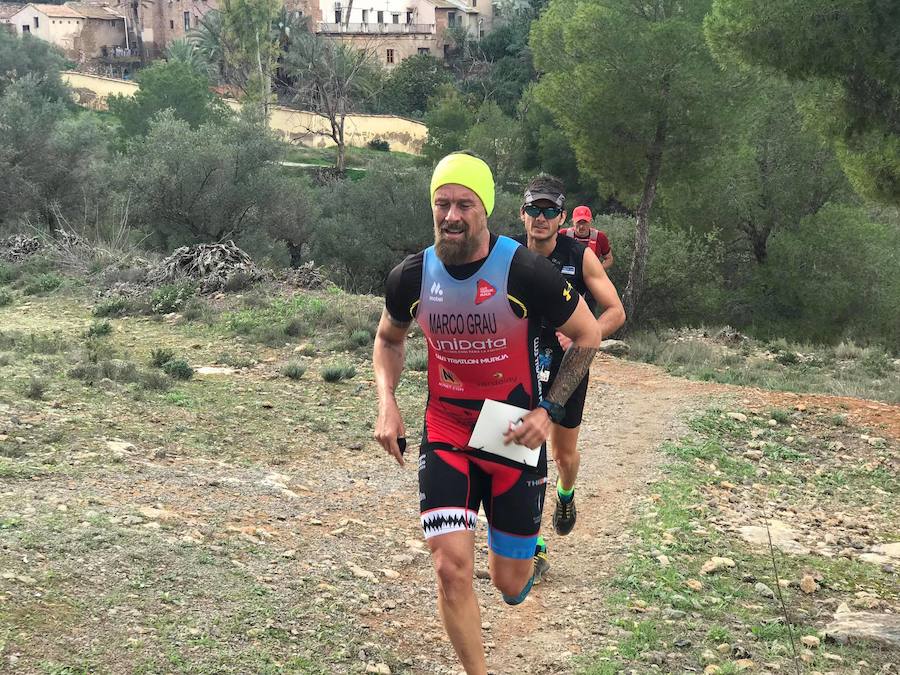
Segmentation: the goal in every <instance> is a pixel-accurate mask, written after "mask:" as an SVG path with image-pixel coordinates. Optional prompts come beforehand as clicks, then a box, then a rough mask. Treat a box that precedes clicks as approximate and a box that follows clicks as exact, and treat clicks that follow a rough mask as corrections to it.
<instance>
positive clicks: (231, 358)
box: [216, 352, 254, 369]
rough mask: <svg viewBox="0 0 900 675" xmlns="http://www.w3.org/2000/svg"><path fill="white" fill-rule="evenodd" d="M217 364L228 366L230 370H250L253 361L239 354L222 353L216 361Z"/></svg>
mask: <svg viewBox="0 0 900 675" xmlns="http://www.w3.org/2000/svg"><path fill="white" fill-rule="evenodd" d="M216 363H217V364H221V365H223V366H228V367H230V368H238V369H242V368H250V367H252V366H253V364H254V361H253V359H251V358H249V357H247V356H242V355H240V354H231V353H230V352H222V353H221V354H219V356H218V358H217V359H216Z"/></svg>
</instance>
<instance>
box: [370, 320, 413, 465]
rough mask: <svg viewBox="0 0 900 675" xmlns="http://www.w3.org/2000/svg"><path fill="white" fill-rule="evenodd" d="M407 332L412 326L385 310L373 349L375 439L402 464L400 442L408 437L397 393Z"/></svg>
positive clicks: (404, 356)
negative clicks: (375, 411)
mask: <svg viewBox="0 0 900 675" xmlns="http://www.w3.org/2000/svg"><path fill="white" fill-rule="evenodd" d="M408 329H409V323H404V322H402V321H397V320H396V319H395V318H394V317H392V316H391V315H390V314H388V312H387V310H384V311H383V312H382V313H381V320H380V321H379V322H378V330H377V332H376V333H375V347H374V348H373V350H372V364H373V367H374V370H375V391H376V392H377V394H378V419H377V420H376V422H375V439H376V440H377V441H378V442H379V443H380V444H381V446H382V447H383V448H384V449H385V450H386V451H387V452H388V454H390V455H391V456H392V457H394V459H396V460H397V461H398V462H399V463H400V464H403V455H402V453H401V452H400V446H399V445H398V443H397V439H398V438H403V437H405V436H406V430H405V427H404V425H403V418H402V417H401V415H400V408H399V407H398V406H397V399H396V398H395V397H394V392H395V391H396V389H397V384H398V383H399V382H400V374H401V373H402V372H403V365H404V361H405V358H406V331H407V330H408Z"/></svg>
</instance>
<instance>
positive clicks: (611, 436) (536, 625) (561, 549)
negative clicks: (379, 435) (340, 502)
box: [369, 356, 900, 675]
mask: <svg viewBox="0 0 900 675" xmlns="http://www.w3.org/2000/svg"><path fill="white" fill-rule="evenodd" d="M716 401H723V402H724V401H732V403H731V405H733V406H735V409H737V408H748V409H765V408H766V407H773V406H787V407H793V405H795V404H799V403H800V402H804V403H805V404H806V405H807V406H808V407H809V408H811V409H813V408H822V409H825V410H831V411H843V412H847V413H848V415H849V416H850V417H851V418H852V419H853V420H854V422H856V423H859V424H862V425H868V426H871V427H873V428H875V429H878V430H880V432H881V433H883V434H885V435H894V433H893V432H894V429H893V428H892V427H891V424H890V420H894V421H896V420H897V419H898V417H900V416H898V412H900V410H898V407H897V406H890V405H886V404H879V403H873V402H869V401H861V400H857V399H847V398H840V397H829V396H819V395H817V396H806V395H795V394H785V393H781V392H771V391H763V390H756V389H748V388H741V387H731V386H723V385H718V384H711V383H704V382H692V381H689V380H684V379H679V378H674V377H671V376H669V375H667V374H666V373H665V372H663V371H662V370H661V369H659V368H657V367H655V366H650V365H645V364H639V363H634V362H631V361H625V360H621V359H614V358H610V357H606V356H601V357H599V358H598V361H597V363H596V364H595V366H594V368H593V370H592V380H591V388H590V391H589V394H588V402H587V405H586V408H585V415H584V420H585V421H584V423H583V426H582V432H581V438H580V443H579V446H580V449H581V451H582V463H581V469H580V473H579V478H578V492H577V495H578V508H579V517H578V525H577V527H576V528H575V530H574V531H573V532H572V534H570V535H569V536H567V537H564V538H563V537H558V536H556V535H555V534H554V533H553V529H552V525H551V522H550V520H551V516H552V511H553V508H552V507H553V499H552V494H553V493H552V488H550V487H549V486H548V492H547V495H548V497H547V507H546V508H545V512H544V532H545V534H546V535H547V542H548V546H549V549H550V560H551V565H552V568H551V571H550V573H549V574H548V576H547V579H546V581H545V582H544V583H542V584H541V585H540V586H538V587H536V588H535V590H534V591H533V592H532V593H531V595H530V597H529V598H528V600H527V601H526V602H525V603H524V605H523V606H522V607H520V608H518V609H510V608H508V607H506V606H505V605H504V604H503V602H502V600H501V599H500V597H499V594H498V592H497V591H496V590H495V589H494V588H493V587H492V586H491V584H490V582H489V581H488V580H487V579H486V578H485V577H486V576H487V573H486V566H487V562H486V561H487V555H486V546H485V539H486V534H485V531H484V523H481V524H480V525H479V531H478V534H477V536H476V545H477V546H478V547H479V552H478V554H477V558H476V570H477V576H478V577H480V578H479V579H476V588H477V591H478V595H479V602H480V605H481V608H482V617H481V618H482V623H483V625H484V626H485V627H486V628H485V630H484V631H483V633H484V635H485V641H486V645H487V647H488V664H489V667H490V668H491V671H492V672H494V673H497V675H508V674H512V673H568V672H573V670H574V667H573V663H572V659H573V658H577V655H578V654H581V653H583V652H585V651H587V650H591V649H596V648H597V646H598V641H599V640H600V639H602V638H601V636H602V635H604V634H606V633H608V632H610V617H608V616H606V615H605V614H604V609H603V603H602V598H601V597H600V592H599V590H598V588H599V585H600V582H601V581H602V580H603V579H604V578H605V577H607V576H609V575H610V574H611V573H612V572H613V571H614V569H615V566H616V565H617V563H618V562H619V561H620V560H621V558H620V555H619V554H620V553H621V552H622V551H623V550H624V548H625V544H626V543H627V541H626V539H627V537H628V534H627V532H626V529H627V526H628V523H629V520H630V514H631V511H632V508H633V506H634V503H635V501H636V500H637V499H639V498H641V497H642V496H643V495H644V494H645V493H646V485H647V483H648V482H651V481H652V480H654V478H656V477H657V470H658V466H659V463H660V461H661V459H662V455H661V453H660V452H659V451H658V448H659V446H660V444H661V443H663V442H664V441H666V440H669V439H674V438H676V437H677V436H678V435H679V434H680V433H681V432H682V431H683V429H680V428H679V421H680V420H681V419H682V415H683V413H686V412H688V411H690V410H695V409H701V408H706V407H709V406H710V405H713V404H715V403H716ZM726 405H727V404H726ZM886 421H887V422H889V423H888V424H887V425H885V424H883V423H884V422H886ZM410 423H411V420H407V424H410ZM410 478H414V476H410ZM550 479H551V480H550V485H551V486H552V485H554V484H555V480H556V475H555V468H554V467H552V466H551V469H550ZM408 489H410V490H414V489H415V486H414V484H412V483H411V484H410V485H409V486H408ZM393 499H399V500H400V502H399V503H398V502H393ZM391 502H393V503H392V504H391V505H390V506H388V508H387V511H389V512H392V514H393V516H392V517H389V518H388V520H393V522H394V524H395V526H396V527H397V529H398V530H401V531H404V532H406V533H407V534H408V535H409V536H411V537H421V535H420V534H419V532H418V530H417V528H412V529H410V526H409V522H410V521H409V520H404V519H407V518H412V519H414V521H415V518H416V513H415V508H414V505H410V504H409V503H408V502H409V499H408V498H406V497H405V496H404V495H399V494H395V495H392V500H391ZM400 504H404V507H401V508H395V505H397V506H399V505H400ZM418 563H419V564H418V565H417V566H416V567H414V568H407V569H406V570H404V575H403V578H402V579H400V580H399V581H398V582H397V584H398V588H397V589H396V590H397V591H399V592H400V594H401V595H402V596H403V600H404V601H403V602H402V603H400V604H398V607H397V609H395V610H394V611H393V612H392V613H391V617H390V621H389V622H385V621H383V620H380V619H379V620H373V621H370V622H369V623H370V626H371V627H372V629H373V632H374V633H375V634H374V635H373V636H372V639H373V640H374V641H379V640H383V639H385V637H384V636H382V635H379V633H380V632H381V631H382V630H384V627H385V626H386V625H388V626H390V625H393V626H394V628H399V630H397V631H396V633H395V632H394V631H392V630H390V629H389V630H388V637H389V639H392V640H396V642H395V648H396V649H397V651H398V652H399V653H400V654H403V655H406V656H407V657H408V658H409V659H410V661H411V663H412V665H411V667H412V670H413V672H416V673H459V672H460V668H459V666H458V665H457V662H456V659H455V657H454V655H453V651H452V649H451V647H450V645H449V643H448V642H447V640H446V638H445V637H444V635H443V631H442V629H441V625H440V623H439V621H438V618H437V616H438V615H437V609H436V607H435V604H434V600H433V590H432V588H433V583H434V580H433V579H434V577H433V573H432V572H431V568H430V565H429V561H428V559H427V557H426V556H424V555H423V556H421V558H420V559H419V561H418ZM391 622H393V624H391Z"/></svg>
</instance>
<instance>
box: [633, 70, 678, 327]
mask: <svg viewBox="0 0 900 675" xmlns="http://www.w3.org/2000/svg"><path fill="white" fill-rule="evenodd" d="M668 99H669V80H668V77H666V78H665V79H664V80H663V91H662V100H663V106H662V112H661V114H660V117H659V120H658V121H657V123H656V131H655V133H654V135H653V142H652V143H651V144H650V148H649V149H648V151H647V173H646V174H645V175H644V190H643V192H642V193H641V203H640V204H639V205H638V208H637V214H636V218H635V227H634V255H633V256H632V258H631V269H629V271H628V284H627V285H626V286H625V293H624V294H623V295H622V304H623V305H624V306H625V314H626V316H627V317H628V322H629V323H631V321H632V320H633V319H634V317H635V316H636V310H637V307H638V304H639V303H640V301H641V295H642V294H643V292H644V270H645V269H646V267H647V257H648V256H649V255H650V210H651V209H652V208H653V200H654V199H656V186H657V184H658V183H659V174H660V171H661V169H662V156H663V148H664V147H665V144H666V133H667V131H668V119H669V118H668Z"/></svg>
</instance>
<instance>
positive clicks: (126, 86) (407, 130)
mask: <svg viewBox="0 0 900 675" xmlns="http://www.w3.org/2000/svg"><path fill="white" fill-rule="evenodd" d="M63 79H64V80H65V81H66V82H67V83H68V85H69V86H70V87H72V89H73V90H74V92H75V98H76V101H77V102H78V103H79V104H80V105H83V106H85V107H88V108H92V109H94V110H105V109H106V97H107V96H111V95H113V94H122V95H124V96H134V94H135V92H136V91H137V90H138V85H137V84H135V83H134V82H126V81H125V80H116V79H113V78H109V77H101V76H99V75H86V74H84V73H75V72H64V73H63ZM225 102H226V103H227V104H228V105H229V106H231V107H232V108H234V109H237V108H238V107H239V104H238V103H237V101H235V100H234V99H225ZM271 111H272V112H271V116H270V119H269V126H270V127H272V129H273V130H275V131H276V132H278V134H279V135H281V137H282V138H284V140H285V141H288V142H289V143H295V144H298V145H305V146H308V147H316V148H323V147H329V146H333V145H334V142H333V141H332V140H331V139H330V138H328V137H327V136H325V135H324V133H325V132H327V131H328V130H329V129H330V126H329V124H328V120H327V119H326V118H325V117H322V116H321V115H316V114H315V113H310V112H305V111H302V110H294V109H292V108H285V107H282V106H273V107H272V109H271ZM427 137H428V128H427V127H426V126H425V125H424V124H422V123H421V122H414V121H413V120H408V119H406V118H403V117H395V116H393V115H349V116H348V117H347V121H346V125H345V139H346V142H347V144H348V145H350V146H353V147H357V148H362V147H365V146H366V145H367V144H368V142H369V141H371V140H374V139H376V138H377V139H383V140H385V141H387V142H388V143H390V146H391V150H395V151H398V152H408V153H410V154H414V155H418V154H420V153H421V152H422V145H423V144H424V143H425V139H426V138H427Z"/></svg>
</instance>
